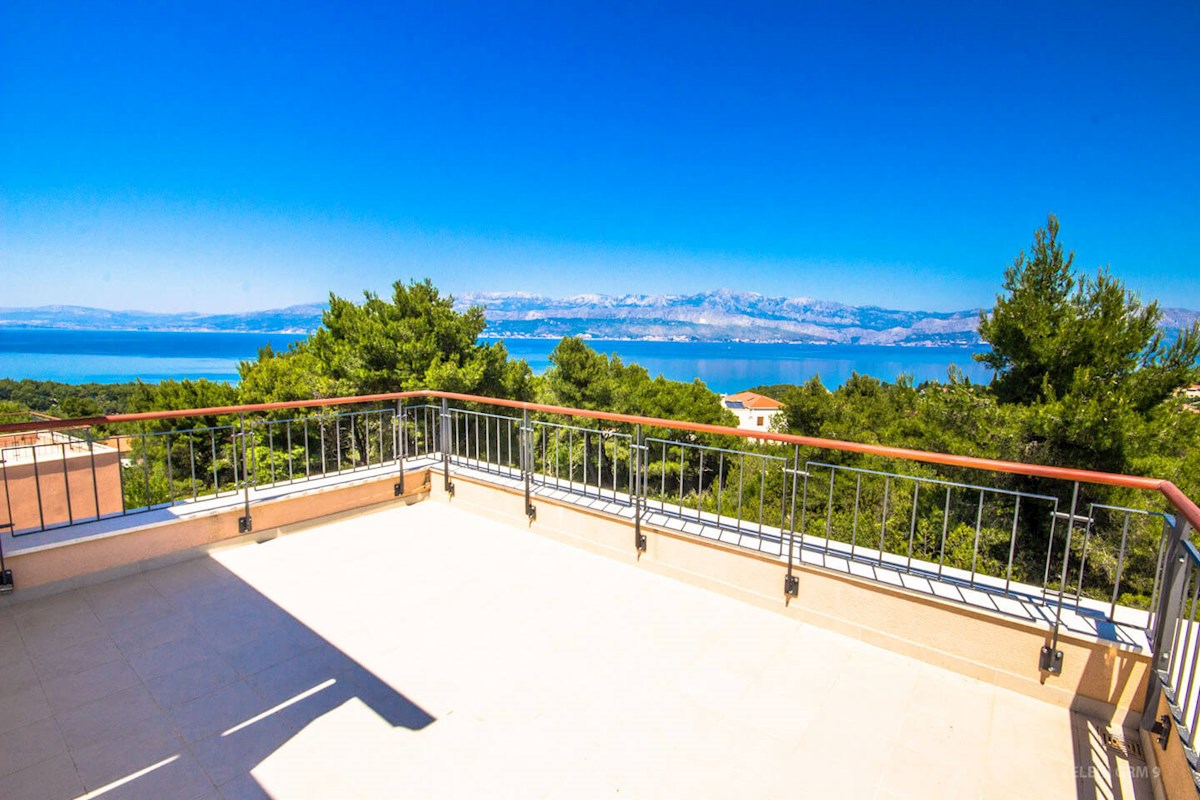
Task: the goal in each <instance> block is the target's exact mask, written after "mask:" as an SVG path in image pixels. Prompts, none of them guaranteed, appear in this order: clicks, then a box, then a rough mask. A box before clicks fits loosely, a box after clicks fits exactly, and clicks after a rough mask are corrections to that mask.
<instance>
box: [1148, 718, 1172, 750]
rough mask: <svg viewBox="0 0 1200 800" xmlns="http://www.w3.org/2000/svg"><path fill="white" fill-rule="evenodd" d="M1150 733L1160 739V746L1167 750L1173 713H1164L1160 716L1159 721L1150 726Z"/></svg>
mask: <svg viewBox="0 0 1200 800" xmlns="http://www.w3.org/2000/svg"><path fill="white" fill-rule="evenodd" d="M1150 733H1152V734H1154V736H1155V738H1157V739H1158V746H1159V747H1161V748H1162V749H1163V750H1166V749H1167V742H1168V741H1169V739H1170V736H1171V715H1170V714H1163V715H1162V716H1161V717H1159V718H1158V721H1157V722H1155V723H1154V725H1153V726H1152V727H1151V728H1150Z"/></svg>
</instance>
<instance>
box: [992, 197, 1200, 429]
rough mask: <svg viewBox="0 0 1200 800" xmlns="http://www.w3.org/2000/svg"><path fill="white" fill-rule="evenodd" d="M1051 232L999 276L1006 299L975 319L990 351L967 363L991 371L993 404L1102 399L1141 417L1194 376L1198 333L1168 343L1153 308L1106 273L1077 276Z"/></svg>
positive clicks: (1051, 224) (1051, 221) (1052, 222)
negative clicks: (1114, 401) (977, 319)
mask: <svg viewBox="0 0 1200 800" xmlns="http://www.w3.org/2000/svg"><path fill="white" fill-rule="evenodd" d="M1058 230H1059V228H1058V220H1057V219H1056V218H1055V217H1054V215H1053V214H1051V215H1050V216H1049V218H1048V219H1047V222H1046V227H1045V228H1043V229H1040V230H1038V231H1037V232H1036V233H1035V234H1034V243H1033V248H1032V250H1031V251H1030V254H1029V256H1028V257H1027V256H1026V254H1025V252H1024V251H1022V252H1021V254H1020V255H1018V256H1017V258H1016V260H1015V261H1014V262H1013V263H1012V265H1011V266H1009V268H1008V270H1007V271H1006V272H1005V275H1004V293H1003V294H1001V295H1000V296H998V297H997V298H996V306H995V308H994V309H993V310H992V313H991V315H990V316H989V315H987V314H983V313H981V315H980V319H979V334H980V336H981V337H982V338H983V339H984V341H986V342H987V343H988V344H989V345H990V350H988V351H987V352H986V353H980V354H978V355H976V356H975V358H976V359H977V360H978V361H980V362H982V363H983V364H986V365H987V366H988V367H989V368H991V369H992V370H994V372H995V378H994V380H993V383H992V386H993V389H994V390H995V392H996V395H997V397H998V398H999V399H1000V401H1001V402H1008V403H1022V404H1025V405H1030V404H1033V403H1037V402H1053V401H1055V400H1058V399H1061V398H1064V397H1067V396H1068V395H1074V396H1076V397H1081V398H1098V397H1099V396H1101V395H1106V396H1108V397H1109V398H1111V399H1113V400H1117V401H1119V402H1120V403H1123V404H1127V405H1128V406H1129V407H1131V408H1132V409H1133V410H1134V411H1136V412H1137V413H1145V412H1147V411H1148V410H1149V409H1151V408H1153V407H1155V406H1156V405H1158V404H1159V403H1161V402H1162V401H1163V400H1165V399H1166V398H1167V397H1169V396H1170V395H1171V394H1172V393H1173V392H1174V391H1176V390H1177V389H1179V388H1180V387H1181V386H1184V385H1186V384H1187V383H1188V382H1189V381H1190V380H1191V379H1192V378H1193V376H1194V375H1195V374H1196V359H1197V357H1198V356H1200V326H1197V325H1193V326H1192V328H1191V329H1189V330H1187V331H1183V332H1182V333H1181V334H1180V335H1179V336H1178V337H1177V338H1176V339H1175V341H1174V342H1172V343H1170V344H1168V343H1167V342H1166V341H1165V339H1164V337H1163V335H1162V333H1161V332H1160V331H1159V330H1158V323H1159V321H1160V320H1161V319H1162V312H1161V310H1160V309H1159V306H1158V303H1157V302H1150V303H1148V304H1143V303H1142V302H1141V300H1140V299H1139V298H1138V296H1137V295H1136V294H1134V293H1133V292H1130V291H1128V290H1127V289H1126V288H1125V286H1124V284H1123V283H1122V282H1121V281H1120V280H1118V279H1116V278H1114V277H1113V276H1112V275H1111V274H1110V273H1109V272H1108V270H1107V269H1104V270H1101V271H1100V272H1098V273H1097V275H1096V276H1095V277H1094V278H1092V277H1088V276H1081V275H1077V274H1076V273H1075V272H1074V270H1073V264H1074V260H1075V254H1074V253H1069V254H1067V255H1065V256H1064V254H1063V247H1062V245H1061V244H1060V243H1059V241H1058Z"/></svg>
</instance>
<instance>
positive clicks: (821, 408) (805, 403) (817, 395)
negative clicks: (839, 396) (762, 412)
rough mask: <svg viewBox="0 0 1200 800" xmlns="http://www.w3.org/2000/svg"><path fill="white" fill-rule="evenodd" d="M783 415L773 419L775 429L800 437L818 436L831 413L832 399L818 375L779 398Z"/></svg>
mask: <svg viewBox="0 0 1200 800" xmlns="http://www.w3.org/2000/svg"><path fill="white" fill-rule="evenodd" d="M779 399H780V401H781V402H782V403H783V413H782V414H779V415H778V416H776V417H775V427H776V428H777V429H778V430H780V431H784V432H787V433H797V434H800V435H801V436H820V435H821V427H822V426H823V425H824V424H825V422H826V421H827V420H828V419H829V418H830V416H831V415H832V413H833V404H834V398H833V395H832V394H831V393H830V391H829V390H828V389H826V388H825V384H823V383H821V376H820V375H813V376H812V377H811V378H809V379H808V382H807V383H805V384H804V385H803V386H792V387H789V388H788V389H787V390H785V391H784V392H783V393H782V395H781V397H780V398H779Z"/></svg>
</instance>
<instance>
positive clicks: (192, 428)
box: [0, 392, 1200, 753]
mask: <svg viewBox="0 0 1200 800" xmlns="http://www.w3.org/2000/svg"><path fill="white" fill-rule="evenodd" d="M410 400H412V401H418V403H419V404H414V405H405V402H406V401H410ZM423 400H424V402H422V401H423ZM428 400H435V401H437V404H431V403H429V402H428ZM285 411H286V412H293V413H288V414H280V413H279V412H285ZM96 424H104V425H105V426H106V427H108V428H109V429H110V430H114V431H115V432H114V433H111V434H109V435H107V436H106V437H104V438H103V439H89V438H84V439H82V440H78V439H72V440H71V441H70V442H66V441H63V442H58V443H57V445H56V446H58V447H60V448H64V450H63V453H65V452H66V449H71V448H79V447H82V448H84V449H85V450H86V455H85V456H83V458H82V459H80V458H77V459H75V461H74V462H73V463H71V464H68V463H67V462H68V460H69V459H68V458H66V457H63V458H61V459H59V461H61V462H62V463H58V462H55V463H53V464H48V463H47V462H45V461H39V462H38V464H37V468H36V469H30V468H27V467H25V466H24V465H22V464H20V463H18V462H20V461H21V459H20V458H17V457H16V453H15V450H13V448H5V449H4V450H3V451H0V471H2V472H3V482H2V484H3V487H4V492H5V505H4V506H0V508H7V509H8V519H7V520H5V521H3V522H0V528H3V527H5V524H4V523H7V524H8V525H10V526H11V529H12V533H13V534H14V535H17V536H21V535H28V534H30V533H36V532H38V531H41V530H48V529H51V528H55V527H69V526H72V525H78V524H80V523H81V522H88V521H94V520H98V519H106V518H108V517H112V516H122V515H128V514H133V513H138V512H144V511H150V510H154V509H160V508H164V507H168V506H172V505H179V504H181V503H190V504H199V503H204V502H208V501H211V500H214V499H225V500H226V502H228V498H229V497H230V496H231V495H232V496H234V497H236V498H239V499H240V502H241V503H242V505H243V508H244V516H243V520H244V523H245V528H246V529H249V527H250V517H251V510H252V505H253V503H254V502H256V501H257V500H259V499H260V498H265V497H273V496H278V495H279V494H280V493H286V492H287V491H289V489H290V488H291V487H292V486H294V485H297V484H303V485H305V486H311V485H312V484H313V483H320V482H337V481H338V480H341V479H344V478H349V479H357V478H361V477H364V476H374V475H376V474H380V473H387V474H391V473H393V472H394V473H395V474H397V475H398V476H400V481H401V485H402V482H403V472H404V468H405V464H406V462H409V463H411V462H412V461H413V460H416V459H419V460H420V463H421V464H423V465H426V466H431V467H434V468H436V469H440V471H441V472H442V480H443V485H444V487H445V488H446V489H447V490H449V491H453V488H454V483H453V479H452V475H456V474H461V475H464V476H465V475H471V476H473V477H474V478H476V479H478V480H481V481H489V482H495V483H500V484H503V485H506V486H508V487H509V488H513V489H516V490H518V491H519V492H520V493H521V494H523V497H524V503H525V511H526V513H527V514H528V515H529V516H530V517H531V518H533V517H535V516H536V504H535V502H536V501H539V499H544V500H553V501H555V502H563V503H574V504H580V505H587V506H589V507H591V508H593V509H595V510H598V511H600V512H602V513H607V514H611V515H613V516H615V517H619V518H622V519H625V520H627V521H629V522H630V523H631V525H632V528H633V539H632V543H631V544H632V546H634V547H636V548H637V549H638V550H639V551H640V550H644V549H645V548H646V533H645V530H646V529H647V528H654V529H659V530H664V531H674V532H675V533H677V534H683V535H694V536H699V537H705V538H709V539H714V540H718V541H721V542H724V543H727V544H729V545H732V546H735V547H740V548H744V549H750V550H754V551H756V552H758V553H763V554H766V555H768V556H773V557H777V558H779V559H781V560H782V561H783V562H785V564H786V572H787V575H786V578H785V582H784V586H783V591H784V593H786V594H788V595H795V594H797V592H798V587H799V569H800V567H801V566H802V565H805V566H806V567H807V566H815V567H818V568H825V569H834V570H840V571H842V572H846V573H850V574H854V575H857V576H860V577H864V578H868V579H872V580H878V581H884V582H888V583H891V584H894V585H899V586H904V587H907V588H909V589H913V590H917V591H926V592H929V593H932V594H935V595H937V596H939V597H943V598H948V599H952V600H957V601H960V602H968V603H973V604H976V605H979V604H984V605H988V606H989V607H990V608H992V609H993V610H996V611H999V612H1001V613H1005V614H1010V615H1014V616H1017V617H1022V618H1025V619H1027V620H1030V621H1034V622H1039V623H1044V624H1046V625H1047V630H1048V641H1047V644H1046V647H1045V648H1043V652H1042V659H1041V663H1040V666H1041V667H1042V668H1043V669H1044V670H1045V671H1047V672H1050V673H1056V672H1059V671H1060V670H1061V658H1062V656H1061V653H1060V652H1059V651H1058V637H1059V633H1060V630H1061V629H1063V628H1067V629H1075V630H1083V631H1085V632H1090V633H1094V634H1097V635H1100V636H1106V637H1108V638H1111V639H1116V640H1119V641H1122V642H1124V643H1126V644H1131V645H1135V646H1137V645H1139V644H1140V645H1142V646H1146V647H1148V648H1149V649H1150V650H1151V652H1152V657H1153V658H1154V659H1155V662H1154V664H1155V669H1154V679H1153V680H1152V681H1151V684H1152V686H1151V689H1152V691H1158V690H1160V689H1161V690H1163V691H1165V693H1166V696H1167V698H1168V700H1169V702H1170V703H1171V705H1172V709H1173V712H1174V713H1175V714H1176V724H1177V727H1178V729H1179V731H1180V732H1181V733H1182V734H1183V735H1184V737H1185V744H1187V746H1188V747H1189V748H1192V751H1191V752H1193V753H1194V747H1193V745H1194V734H1193V731H1195V730H1196V727H1197V721H1198V720H1197V717H1198V716H1200V702H1198V701H1197V699H1196V696H1197V694H1200V681H1196V680H1195V677H1194V673H1195V671H1196V662H1197V658H1198V653H1200V632H1197V631H1195V630H1194V624H1195V620H1196V615H1197V603H1198V602H1200V559H1198V558H1197V551H1196V550H1195V549H1194V548H1193V547H1192V546H1191V544H1190V542H1189V541H1188V537H1189V531H1190V530H1191V529H1193V528H1194V527H1195V526H1197V525H1198V524H1200V509H1198V508H1197V506H1196V505H1195V503H1194V502H1192V501H1191V500H1190V499H1189V498H1187V497H1186V496H1184V495H1183V493H1182V492H1180V491H1179V490H1178V488H1176V487H1175V486H1174V485H1173V484H1171V483H1169V482H1167V481H1162V480H1157V479H1152V478H1143V477H1136V476H1125V475H1114V474H1109V473H1099V472H1093V471H1088V470H1079V469H1064V468H1057V467H1045V466H1039V465H1031V464H1020V463H1015V462H1003V461H993V460H987V459H978V458H972V457H967V456H956V455H950V454H943V453H929V452H921V451H914V450H905V449H901V448H892V447H881V446H877V445H866V444H862V443H855V442H841V441H832V440H823V439H817V438H813V437H802V436H791V435H787V434H778V433H766V432H761V431H753V432H750V431H741V430H737V429H731V428H727V427H724V426H717V425H706V424H700V423H694V422H689V421H683V420H666V419H657V418H645V417H637V416H630V415H621V414H615V413H611V412H605V411H594V410H581V409H571V408H563V407H554V406H546V405H538V404H532V403H524V402H520V401H512V400H505V399H498V398H486V397H475V396H470V395H461V394H454V393H446V392H405V393H394V394H385V395H373V396H366V397H348V398H332V399H326V400H318V401H311V402H292V403H272V404H261V405H251V406H233V407H224V408H215V409H191V410H184V411H167V412H147V413H139V414H126V415H115V416H106V417H97V418H91V419H85V420H63V421H54V420H45V421H38V422H31V423H24V424H17V425H12V424H10V425H0V436H3V435H7V434H12V433H21V432H29V431H41V432H53V431H56V430H59V429H64V428H68V427H70V428H79V427H81V426H84V427H86V426H88V425H96ZM146 425H148V426H151V427H149V428H146V427H143V428H135V429H132V430H131V429H130V427H129V426H146ZM10 450H12V451H13V452H12V453H10V452H9V451H10ZM28 460H29V461H31V462H32V461H33V459H32V458H31V459H28ZM902 465H907V466H902ZM73 469H74V470H75V471H74V472H73V471H72V470H73ZM106 470H107V472H105V471H106ZM77 474H78V475H79V476H83V477H75V476H76V475H77ZM100 475H106V478H105V480H109V481H116V489H115V490H113V489H112V487H111V486H110V487H108V488H109V490H110V497H115V498H117V500H118V501H119V502H118V503H117V507H115V508H109V507H107V506H106V505H105V502H104V500H103V492H102V491H101V489H100V484H101V481H100V478H99V476H100ZM18 478H19V479H20V480H19V481H18ZM18 482H21V485H20V486H18V485H17V483H18ZM1105 487H1116V489H1117V490H1120V491H1124V492H1125V494H1124V495H1118V496H1117V499H1118V501H1117V502H1114V501H1113V500H1112V499H1110V495H1109V494H1108V493H1107V492H1110V491H1112V489H1105ZM1137 492H1143V493H1145V492H1153V493H1155V494H1154V495H1143V497H1145V498H1146V500H1147V502H1146V503H1145V506H1146V507H1142V508H1139V507H1137V504H1127V503H1126V502H1125V500H1126V499H1127V498H1130V497H1132V495H1133V494H1136V493H1137ZM88 493H90V494H91V496H92V500H91V501H90V502H84V501H83V496H84V495H85V494H88ZM18 497H21V498H22V502H23V503H24V507H26V508H32V507H34V505H36V506H37V508H38V515H37V518H36V519H35V518H34V517H32V516H27V517H26V518H23V519H18V518H17V517H16V516H14V511H13V509H14V502H13V501H14V500H15V499H16V498H18ZM1155 497H1157V498H1159V499H1160V500H1165V501H1166V502H1165V505H1160V506H1158V507H1154V506H1155V504H1154V502H1152V501H1153V499H1154V498H1155ZM31 498H36V504H35V503H33V501H32V499H31ZM48 499H53V500H54V502H56V503H59V506H61V507H59V508H58V511H60V512H63V511H65V513H60V514H59V515H58V517H54V515H47V513H46V505H47V502H48ZM0 513H2V512H0ZM1133 634H1138V635H1133ZM1139 636H1140V637H1141V638H1139ZM1154 697H1155V702H1157V695H1155V696H1154ZM1147 707H1148V708H1149V707H1150V704H1149V703H1148V704H1147Z"/></svg>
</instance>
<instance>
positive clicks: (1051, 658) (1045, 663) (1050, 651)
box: [1038, 645, 1063, 675]
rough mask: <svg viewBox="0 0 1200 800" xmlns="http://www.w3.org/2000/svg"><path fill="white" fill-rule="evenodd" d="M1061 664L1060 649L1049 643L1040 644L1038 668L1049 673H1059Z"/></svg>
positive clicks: (1061, 655) (1060, 672)
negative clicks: (1040, 651) (1040, 652)
mask: <svg viewBox="0 0 1200 800" xmlns="http://www.w3.org/2000/svg"><path fill="white" fill-rule="evenodd" d="M1062 664H1063V654H1062V650H1057V649H1055V648H1053V647H1051V646H1050V645H1043V646H1042V655H1041V658H1039V659H1038V668H1039V669H1041V670H1042V672H1049V673H1050V674H1051V675H1061V674H1062Z"/></svg>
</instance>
